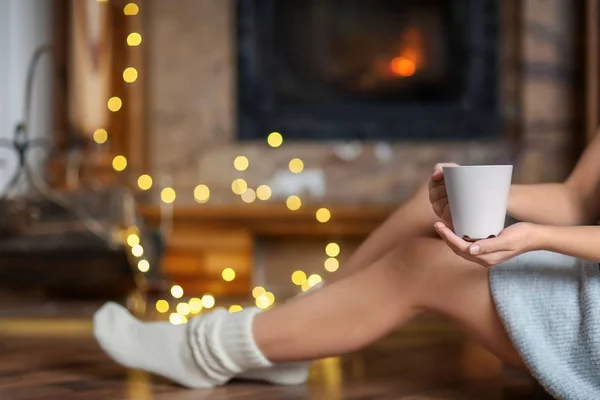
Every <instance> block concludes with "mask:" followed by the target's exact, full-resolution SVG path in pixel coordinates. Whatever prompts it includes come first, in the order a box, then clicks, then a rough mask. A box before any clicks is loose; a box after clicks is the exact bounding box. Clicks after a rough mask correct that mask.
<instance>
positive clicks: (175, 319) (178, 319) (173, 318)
mask: <svg viewBox="0 0 600 400" xmlns="http://www.w3.org/2000/svg"><path fill="white" fill-rule="evenodd" d="M184 318H185V317H184V316H183V315H179V314H176V313H171V315H169V322H170V323H172V324H173V325H181V324H183V323H184V322H183V321H184Z"/></svg>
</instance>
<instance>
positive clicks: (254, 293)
mask: <svg viewBox="0 0 600 400" xmlns="http://www.w3.org/2000/svg"><path fill="white" fill-rule="evenodd" d="M264 292H266V290H265V288H264V287H262V286H257V287H255V288H254V289H252V297H254V298H255V299H256V298H257V297H258V296H260V295H261V294H263V293H264Z"/></svg>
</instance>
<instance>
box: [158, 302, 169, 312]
mask: <svg viewBox="0 0 600 400" xmlns="http://www.w3.org/2000/svg"><path fill="white" fill-rule="evenodd" d="M156 311H158V312H159V313H161V314H164V313H166V312H167V311H169V302H168V301H166V300H158V301H157V302H156Z"/></svg>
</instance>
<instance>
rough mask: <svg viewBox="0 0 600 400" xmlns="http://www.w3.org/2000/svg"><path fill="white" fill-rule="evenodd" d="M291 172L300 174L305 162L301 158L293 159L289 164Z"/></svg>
mask: <svg viewBox="0 0 600 400" xmlns="http://www.w3.org/2000/svg"><path fill="white" fill-rule="evenodd" d="M289 168H290V171H291V172H293V173H294V174H299V173H300V172H302V170H303V169H304V162H302V160H301V159H299V158H292V159H291V160H290V164H289Z"/></svg>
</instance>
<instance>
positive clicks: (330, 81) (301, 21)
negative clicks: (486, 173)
mask: <svg viewBox="0 0 600 400" xmlns="http://www.w3.org/2000/svg"><path fill="white" fill-rule="evenodd" d="M497 1H498V0H400V1H399V0H369V1H365V0H346V1H343V2H341V1H337V0H303V1H277V0H243V1H238V2H237V4H238V5H237V39H238V53H237V54H238V139H239V140H256V139H263V138H264V137H265V135H267V134H268V133H269V132H272V131H280V132H283V133H284V134H285V137H286V139H287V140H366V141H370V140H386V141H402V140H430V139H447V140H477V139H489V138H495V137H497V136H498V134H499V112H498V99H497V97H498V89H497V86H498V81H499V74H498V66H497V64H498V56H497V54H498V36H499V35H498V21H497V19H498V12H497V6H498V4H497Z"/></svg>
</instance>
